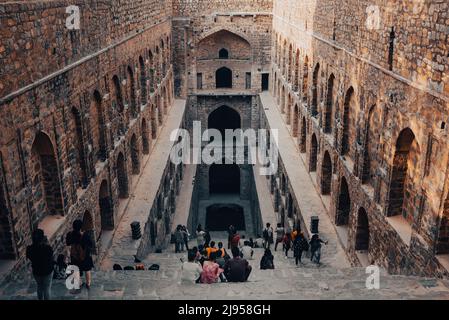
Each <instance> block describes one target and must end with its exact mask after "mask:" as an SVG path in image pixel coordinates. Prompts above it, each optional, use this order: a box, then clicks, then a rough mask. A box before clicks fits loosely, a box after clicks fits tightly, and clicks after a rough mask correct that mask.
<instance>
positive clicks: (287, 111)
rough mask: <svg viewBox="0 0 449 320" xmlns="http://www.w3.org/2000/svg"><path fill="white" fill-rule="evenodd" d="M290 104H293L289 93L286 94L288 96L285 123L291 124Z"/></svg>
mask: <svg viewBox="0 0 449 320" xmlns="http://www.w3.org/2000/svg"><path fill="white" fill-rule="evenodd" d="M292 104H293V99H292V95H291V94H290V93H289V94H288V98H287V107H286V113H287V125H290V124H291V118H292V115H291V113H292Z"/></svg>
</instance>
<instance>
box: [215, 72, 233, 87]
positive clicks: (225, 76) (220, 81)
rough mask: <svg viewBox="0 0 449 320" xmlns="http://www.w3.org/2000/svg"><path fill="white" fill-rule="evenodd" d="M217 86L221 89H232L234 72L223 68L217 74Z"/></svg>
mask: <svg viewBox="0 0 449 320" xmlns="http://www.w3.org/2000/svg"><path fill="white" fill-rule="evenodd" d="M215 86H216V88H217V89H220V88H232V70H231V69H229V68H227V67H222V68H220V69H218V70H217V71H216V72H215Z"/></svg>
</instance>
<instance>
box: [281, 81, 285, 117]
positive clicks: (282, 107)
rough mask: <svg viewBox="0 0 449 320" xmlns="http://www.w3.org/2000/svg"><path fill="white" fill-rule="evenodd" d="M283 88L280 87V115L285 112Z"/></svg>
mask: <svg viewBox="0 0 449 320" xmlns="http://www.w3.org/2000/svg"><path fill="white" fill-rule="evenodd" d="M285 100H286V99H285V86H282V92H281V113H284V112H285V104H286V102H285Z"/></svg>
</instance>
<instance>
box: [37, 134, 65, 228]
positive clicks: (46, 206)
mask: <svg viewBox="0 0 449 320" xmlns="http://www.w3.org/2000/svg"><path fill="white" fill-rule="evenodd" d="M30 163H31V166H30V167H31V170H30V173H31V177H32V179H31V181H32V184H33V191H32V194H33V195H34V199H33V200H34V201H33V221H32V222H33V226H35V227H36V226H37V224H38V223H39V222H40V220H42V219H43V218H44V217H45V216H47V215H61V216H62V215H64V206H63V201H62V193H61V181H60V175H59V170H58V162H57V159H56V155H55V151H54V148H53V143H52V142H51V140H50V137H49V136H48V135H47V134H45V133H44V132H42V131H40V132H39V133H37V134H36V137H35V138H34V142H33V145H32V147H31V161H30Z"/></svg>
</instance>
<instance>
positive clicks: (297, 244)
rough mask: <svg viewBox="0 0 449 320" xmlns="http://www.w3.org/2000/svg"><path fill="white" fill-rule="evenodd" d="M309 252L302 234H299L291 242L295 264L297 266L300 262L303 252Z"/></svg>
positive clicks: (307, 244)
mask: <svg viewBox="0 0 449 320" xmlns="http://www.w3.org/2000/svg"><path fill="white" fill-rule="evenodd" d="M308 250H309V243H308V242H307V240H306V238H305V236H304V233H303V232H300V233H299V234H298V235H297V236H296V239H295V241H293V254H294V256H295V263H296V265H298V264H299V263H302V262H301V258H302V253H303V251H306V252H307V251H308Z"/></svg>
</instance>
